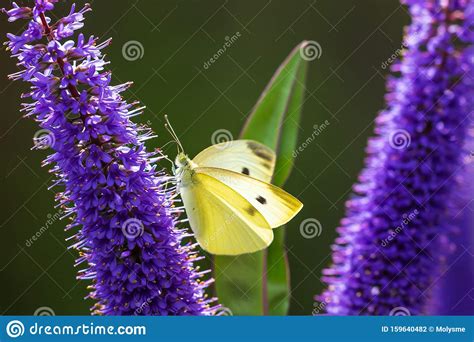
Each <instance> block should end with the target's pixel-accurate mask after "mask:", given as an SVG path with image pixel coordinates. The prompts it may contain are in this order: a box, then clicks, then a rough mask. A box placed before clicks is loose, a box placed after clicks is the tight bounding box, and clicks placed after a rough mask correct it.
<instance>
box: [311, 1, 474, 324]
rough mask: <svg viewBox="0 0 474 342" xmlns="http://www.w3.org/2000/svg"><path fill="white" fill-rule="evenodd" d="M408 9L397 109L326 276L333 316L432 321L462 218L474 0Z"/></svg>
mask: <svg viewBox="0 0 474 342" xmlns="http://www.w3.org/2000/svg"><path fill="white" fill-rule="evenodd" d="M403 2H405V3H406V4H407V5H408V6H409V9H410V13H411V16H412V23H411V25H410V26H409V27H408V29H407V31H406V32H407V34H406V37H405V46H406V47H407V49H406V50H405V51H404V53H403V58H402V61H401V62H398V63H396V64H394V65H393V66H392V71H393V72H394V73H395V74H397V75H400V76H397V77H395V76H392V77H390V78H389V79H388V82H387V88H388V95H387V96H386V100H387V109H386V110H384V111H382V112H381V113H380V114H379V116H378V118H377V120H376V128H375V131H376V133H377V136H376V137H375V138H373V139H371V140H369V143H368V149H367V150H368V152H369V156H368V159H367V161H366V168H365V169H364V170H363V171H362V173H361V175H360V176H359V184H357V185H356V186H355V187H354V188H355V192H356V195H357V197H356V198H353V199H351V200H349V201H348V202H347V203H346V211H347V214H346V218H344V219H343V220H342V221H341V227H340V228H339V229H338V231H339V233H340V237H339V238H338V239H337V240H336V244H335V245H334V246H333V248H332V250H333V265H331V267H330V268H329V269H326V270H324V271H323V280H324V281H325V282H326V283H327V284H328V288H327V289H326V290H325V291H324V292H323V293H322V295H320V296H317V297H316V298H317V299H318V300H319V301H322V302H325V303H327V305H326V311H327V312H328V313H329V314H334V315H388V314H389V313H390V312H391V311H392V310H393V309H394V308H396V307H403V308H407V309H409V311H410V313H412V314H414V315H417V314H426V313H428V314H429V312H427V307H428V306H427V298H428V297H429V291H430V290H431V289H432V287H433V286H432V285H433V282H434V280H435V279H436V278H437V275H438V272H439V264H440V263H441V262H442V260H443V258H444V256H443V252H444V251H446V250H447V248H446V246H445V243H446V242H445V241H446V239H443V237H445V235H446V234H447V233H448V232H450V231H451V229H452V228H453V227H452V222H453V220H452V218H453V216H454V215H455V214H456V213H457V212H458V210H455V209H457V208H455V201H453V195H454V194H455V193H456V192H458V191H460V190H462V189H463V186H460V184H459V183H462V182H463V181H464V182H465V181H466V180H462V179H461V180H459V179H460V178H461V177H458V176H459V175H460V172H459V171H460V170H462V169H463V166H464V161H463V159H464V157H465V155H466V149H465V147H466V144H467V143H468V142H469V141H471V140H472V135H470V133H469V123H470V122H471V123H472V119H473V118H472V115H473V112H472V108H474V50H472V46H473V44H474V35H473V33H472V29H473V27H474V2H473V1H472V0H446V1H424V0H404V1H403ZM471 198H472V194H471ZM414 213H416V214H414ZM395 227H397V228H395ZM387 240H388V241H389V242H390V243H389V244H387V243H384V242H385V241H387ZM362 268H364V271H363V272H362Z"/></svg>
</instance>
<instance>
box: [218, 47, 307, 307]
mask: <svg viewBox="0 0 474 342" xmlns="http://www.w3.org/2000/svg"><path fill="white" fill-rule="evenodd" d="M306 44H307V43H306V42H302V43H301V44H299V45H298V46H297V47H296V48H295V49H294V50H293V51H292V52H291V53H290V55H289V56H288V57H287V58H286V60H285V61H284V62H283V63H282V64H281V66H280V67H279V68H278V70H277V71H276V73H275V75H274V76H273V78H272V79H271V81H270V83H269V84H268V85H267V87H266V88H265V90H264V92H263V94H262V95H261V96H260V99H259V100H258V102H257V104H256V105H255V107H254V109H253V110H252V113H251V114H250V116H249V119H248V121H247V123H246V124H245V126H244V128H243V130H242V133H241V138H242V139H252V140H256V141H259V142H261V143H263V144H265V145H267V146H269V147H270V148H272V149H274V150H275V152H276V153H277V165H276V170H275V175H274V179H273V183H274V184H275V185H278V186H280V187H281V186H283V184H284V183H285V181H286V180H287V179H288V177H289V175H290V173H291V170H292V168H293V164H294V155H293V151H294V150H295V149H296V144H297V137H298V128H299V122H300V117H301V110H302V105H303V101H304V90H305V86H304V84H305V76H306V69H307V61H306V60H304V59H303V58H302V57H301V54H300V49H302V48H303V47H304V46H305V45H306ZM274 233H275V238H274V241H273V243H272V244H271V245H270V247H269V248H268V249H267V250H264V251H261V252H257V253H252V254H245V255H240V256H238V257H228V256H215V258H214V267H215V273H214V275H215V278H216V292H217V296H218V297H219V302H220V303H221V304H222V305H223V306H225V307H227V308H229V309H231V310H232V312H233V314H234V315H268V314H269V315H286V314H287V312H288V308H289V300H290V286H289V268H288V260H287V257H286V251H285V246H284V244H285V234H284V228H283V227H281V228H278V229H276V230H274Z"/></svg>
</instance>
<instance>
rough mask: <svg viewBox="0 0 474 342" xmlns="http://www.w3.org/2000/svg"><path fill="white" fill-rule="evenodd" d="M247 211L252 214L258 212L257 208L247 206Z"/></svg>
mask: <svg viewBox="0 0 474 342" xmlns="http://www.w3.org/2000/svg"><path fill="white" fill-rule="evenodd" d="M245 211H246V212H247V213H248V214H249V215H250V216H254V215H255V213H256V212H257V210H255V208H254V207H247V208H246V209H245Z"/></svg>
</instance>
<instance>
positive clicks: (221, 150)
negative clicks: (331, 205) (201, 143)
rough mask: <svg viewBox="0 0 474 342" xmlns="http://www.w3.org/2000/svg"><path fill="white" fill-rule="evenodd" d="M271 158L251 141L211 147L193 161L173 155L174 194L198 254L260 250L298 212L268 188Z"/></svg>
mask: <svg viewBox="0 0 474 342" xmlns="http://www.w3.org/2000/svg"><path fill="white" fill-rule="evenodd" d="M275 159H276V157H275V153H274V152H273V151H272V150H271V149H269V148H268V147H266V146H265V145H262V144H260V143H258V142H255V141H252V140H235V141H231V142H225V143H221V144H216V145H213V146H211V147H209V148H207V149H205V150H204V151H202V152H201V153H199V154H198V155H197V156H196V157H195V158H193V159H190V158H189V157H188V156H187V155H185V154H184V153H183V152H181V153H179V154H178V156H177V157H176V160H175V169H174V173H175V176H176V179H177V180H178V191H179V193H180V195H181V198H182V200H183V204H184V207H185V210H186V213H187V216H188V218H189V222H190V226H191V229H192V230H193V232H194V235H195V236H196V239H197V241H198V243H199V244H200V245H201V247H202V248H203V249H205V250H207V251H208V252H210V253H212V254H217V255H239V254H244V253H252V252H256V251H258V250H261V249H264V248H266V247H268V246H269V245H270V243H271V242H272V240H273V231H272V229H273V228H276V227H279V226H281V225H283V224H285V223H286V222H288V221H289V220H290V219H291V218H293V217H294V216H295V215H296V214H297V213H298V212H299V210H301V208H302V204H301V202H300V201H298V200H297V199H296V198H294V197H293V196H291V195H290V194H288V193H287V192H285V191H284V190H282V189H280V188H278V187H276V186H273V185H271V184H270V181H271V178H272V176H273V171H274V168H275Z"/></svg>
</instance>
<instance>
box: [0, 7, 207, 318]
mask: <svg viewBox="0 0 474 342" xmlns="http://www.w3.org/2000/svg"><path fill="white" fill-rule="evenodd" d="M57 2H58V1H57V0H35V6H34V7H33V8H28V7H20V6H18V5H17V4H15V3H14V4H13V8H12V9H11V10H9V11H5V13H6V14H7V16H8V18H9V20H10V21H15V20H20V19H23V20H29V23H28V25H27V27H26V29H25V31H24V32H23V33H21V34H19V35H13V34H8V39H9V41H8V43H7V48H8V50H9V51H10V52H11V53H12V55H13V57H15V58H17V60H18V66H19V68H20V69H21V70H20V71H19V72H17V73H15V74H12V75H11V78H12V79H14V80H23V81H25V82H29V83H30V84H31V90H30V91H29V92H28V93H26V94H25V95H24V97H30V98H31V99H32V103H29V104H25V105H24V108H23V109H22V111H23V112H26V114H25V116H26V117H33V118H34V119H35V120H36V121H37V122H38V123H39V125H40V126H41V128H42V129H45V130H48V131H49V132H51V134H52V135H53V136H54V138H55V144H54V146H52V147H53V148H54V151H53V153H52V154H51V155H50V156H49V157H47V159H46V160H45V161H44V163H43V165H49V166H51V171H52V172H53V173H54V174H55V175H56V177H57V179H56V181H55V182H54V186H60V187H63V188H64V191H62V192H60V194H59V195H58V196H57V200H58V201H59V205H61V206H62V207H63V208H64V211H65V217H69V218H70V220H71V222H70V223H69V224H68V225H67V226H66V230H71V229H74V230H75V231H76V233H75V234H74V235H73V236H72V238H71V239H72V240H73V241H74V244H73V245H72V247H74V248H75V249H77V250H78V251H79V258H78V259H77V261H76V265H80V264H87V267H86V268H85V269H84V270H81V271H79V274H78V278H79V279H83V280H88V281H91V282H92V285H90V286H88V287H87V288H88V290H89V291H90V294H89V296H88V297H89V298H91V299H93V300H95V301H96V303H95V304H94V305H93V307H92V308H91V311H92V313H94V314H98V315H133V314H135V313H136V311H137V308H138V307H139V303H144V302H145V301H146V300H147V299H149V305H146V306H145V307H143V308H141V310H140V313H141V314H143V315H208V314H212V313H213V310H214V308H213V307H212V305H213V304H212V302H213V301H214V299H213V298H210V299H207V298H206V297H205V294H204V288H205V287H206V286H207V285H208V284H209V281H207V282H204V283H201V282H199V281H198V279H199V277H201V276H202V273H199V272H198V270H197V269H195V268H194V265H193V264H192V261H191V260H192V259H191V258H188V253H191V251H190V250H191V249H190V248H183V247H181V246H180V243H181V241H182V239H183V236H184V235H183V233H182V232H180V231H178V230H175V229H174V226H175V223H176V221H177V218H176V216H175V215H176V213H175V212H173V214H170V208H172V207H173V204H172V203H173V197H172V194H171V193H170V192H169V191H167V190H166V182H167V181H168V180H169V177H168V176H167V175H165V174H164V173H163V172H158V171H156V169H155V165H154V162H156V161H160V160H161V159H162V157H161V156H157V155H156V152H148V151H147V150H146V147H145V145H144V141H145V140H147V139H149V138H151V137H152V135H151V130H150V129H148V128H146V127H143V126H138V125H137V124H135V123H133V122H132V121H131V117H133V116H135V115H139V114H140V113H141V112H142V110H143V107H138V103H135V102H133V103H128V102H126V101H125V100H124V99H123V98H122V95H121V93H122V92H124V91H125V90H126V89H128V88H129V87H130V85H131V84H132V83H131V82H128V83H125V84H122V85H118V86H113V85H111V84H110V83H111V79H112V75H111V73H110V72H108V71H105V70H104V68H105V67H106V65H107V64H108V63H107V61H106V60H105V59H104V56H103V54H102V50H103V49H104V48H106V47H107V46H108V45H110V42H111V40H110V39H109V40H106V41H105V42H103V43H99V42H98V39H97V38H96V37H89V38H87V37H86V36H85V35H83V34H78V35H77V39H76V41H73V40H71V37H72V36H73V35H75V32H76V31H77V30H79V29H81V28H82V27H83V26H84V19H85V18H84V15H85V14H86V13H87V12H89V11H90V10H91V9H90V6H89V5H86V6H85V7H83V8H82V9H80V10H76V7H75V5H73V6H72V7H71V11H70V12H69V14H68V15H67V16H65V17H63V18H60V19H58V20H57V21H56V22H54V21H53V20H52V19H51V18H49V17H48V16H47V12H48V11H51V10H52V9H53V8H54V6H55V3H57ZM85 88H87V89H89V90H88V91H85V90H83V91H81V90H80V89H85ZM130 218H134V220H135V221H134V225H133V227H125V228H131V229H130V231H128V230H127V229H125V228H124V227H123V226H124V225H125V223H127V222H129V221H127V220H129V219H130ZM137 222H138V223H139V224H137ZM137 227H138V228H140V229H139V231H138V233H139V234H135V235H134V233H136V232H135V231H134V229H136V228H137ZM183 266H184V267H183ZM139 280H140V281H139ZM157 294H159V295H157ZM204 298H206V299H204ZM137 303H138V304H137Z"/></svg>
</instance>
